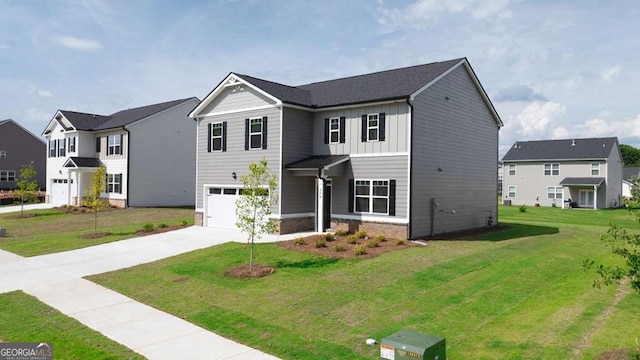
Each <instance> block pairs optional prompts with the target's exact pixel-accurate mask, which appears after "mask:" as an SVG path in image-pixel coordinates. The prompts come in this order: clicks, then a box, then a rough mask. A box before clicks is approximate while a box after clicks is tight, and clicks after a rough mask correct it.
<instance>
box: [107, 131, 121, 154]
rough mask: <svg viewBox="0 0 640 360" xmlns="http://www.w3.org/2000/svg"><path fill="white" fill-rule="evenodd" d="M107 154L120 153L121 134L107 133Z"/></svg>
mask: <svg viewBox="0 0 640 360" xmlns="http://www.w3.org/2000/svg"><path fill="white" fill-rule="evenodd" d="M107 154H109V155H121V154H122V135H109V138H108V140H107Z"/></svg>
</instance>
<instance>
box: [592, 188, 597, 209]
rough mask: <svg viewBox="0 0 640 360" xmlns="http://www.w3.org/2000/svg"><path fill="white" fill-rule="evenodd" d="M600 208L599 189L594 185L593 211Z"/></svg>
mask: <svg viewBox="0 0 640 360" xmlns="http://www.w3.org/2000/svg"><path fill="white" fill-rule="evenodd" d="M597 208H598V187H597V186H596V185H593V209H594V210H595V209H597Z"/></svg>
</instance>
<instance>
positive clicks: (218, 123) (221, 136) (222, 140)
mask: <svg viewBox="0 0 640 360" xmlns="http://www.w3.org/2000/svg"><path fill="white" fill-rule="evenodd" d="M217 125H219V126H220V135H219V136H214V135H213V128H214V126H217ZM213 139H220V149H219V150H216V149H214V147H213V144H214V142H213ZM209 141H211V152H222V144H223V143H224V134H223V133H222V121H220V122H214V123H211V139H209Z"/></svg>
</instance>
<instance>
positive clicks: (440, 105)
mask: <svg viewBox="0 0 640 360" xmlns="http://www.w3.org/2000/svg"><path fill="white" fill-rule="evenodd" d="M190 116H191V117H193V118H195V119H196V120H197V124H198V126H197V128H198V135H197V138H198V145H197V157H198V161H197V183H196V184H197V185H196V223H198V224H202V225H204V226H216V227H229V228H233V227H235V210H236V209H235V206H236V205H235V199H237V197H238V196H241V195H240V193H241V187H242V183H241V181H240V176H242V175H244V174H246V173H247V172H248V165H249V164H250V163H251V162H255V161H259V160H261V159H263V158H266V160H267V161H268V164H269V168H270V169H271V171H272V172H273V173H275V174H276V175H277V177H278V188H277V191H278V194H277V195H278V196H279V203H278V205H277V206H276V207H274V208H273V209H272V211H273V216H272V220H274V221H276V222H277V223H278V224H279V231H280V233H289V232H295V231H301V230H316V231H325V230H327V229H333V230H337V229H350V230H352V231H353V230H357V229H361V230H365V231H367V232H368V233H370V234H377V233H385V234H387V235H388V236H393V237H402V238H420V237H426V236H429V235H434V234H440V233H447V232H453V231H459V230H465V229H471V228H478V227H483V226H486V225H487V224H495V223H496V220H497V219H496V215H497V214H496V211H497V201H496V199H497V169H496V160H497V158H498V131H499V129H500V127H501V126H502V122H501V120H500V118H499V116H498V114H497V113H496V111H495V109H494V107H493V106H492V104H491V102H490V100H489V98H488V96H487V94H486V93H485V91H484V90H483V88H482V86H481V85H480V82H479V81H478V79H477V77H476V75H475V73H474V72H473V70H472V68H471V66H470V65H469V62H468V61H467V59H466V58H461V59H454V60H449V61H443V62H436V63H431V64H426V65H418V66H412V67H406V68H401V69H395V70H389V71H382V72H377V73H372V74H366V75H360V76H353V77H347V78H341V79H335V80H329V81H322V82H316V83H311V84H306V85H301V86H288V85H284V84H279V83H275V82H271V81H267V80H262V79H258V78H255V77H252V76H248V75H242V74H237V73H230V74H229V75H227V77H225V78H224V79H223V80H222V81H221V82H220V83H219V84H218V85H217V86H216V87H215V88H214V89H213V90H212V91H211V92H210V93H209V94H208V95H207V96H206V98H205V99H204V100H203V101H202V102H201V103H200V104H199V105H198V106H197V107H196V108H195V109H194V110H193V111H192V112H191V114H190Z"/></svg>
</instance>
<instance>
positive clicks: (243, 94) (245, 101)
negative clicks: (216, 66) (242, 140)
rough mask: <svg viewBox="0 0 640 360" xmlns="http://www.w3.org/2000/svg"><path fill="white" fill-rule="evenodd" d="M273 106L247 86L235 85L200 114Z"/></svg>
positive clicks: (228, 88)
mask: <svg viewBox="0 0 640 360" xmlns="http://www.w3.org/2000/svg"><path fill="white" fill-rule="evenodd" d="M273 104H275V102H274V101H273V100H272V99H269V98H268V97H266V96H265V95H263V94H261V93H259V92H257V91H255V90H253V89H251V88H249V87H248V86H246V85H235V86H229V87H227V88H226V89H224V90H223V91H222V92H221V93H220V94H219V95H218V96H216V98H215V99H213V101H211V103H210V104H209V105H207V107H205V108H204V109H203V110H202V112H201V114H202V115H207V114H210V113H219V112H224V111H235V110H238V109H250V108H255V107H260V106H267V105H273Z"/></svg>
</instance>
